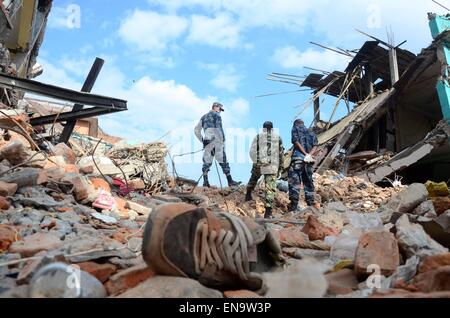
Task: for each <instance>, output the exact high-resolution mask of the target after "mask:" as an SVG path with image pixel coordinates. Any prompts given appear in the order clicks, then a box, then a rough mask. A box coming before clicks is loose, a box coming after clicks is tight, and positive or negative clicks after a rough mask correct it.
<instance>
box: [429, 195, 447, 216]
mask: <svg viewBox="0 0 450 318" xmlns="http://www.w3.org/2000/svg"><path fill="white" fill-rule="evenodd" d="M431 200H432V201H433V205H434V210H435V211H436V214H437V215H438V216H440V215H441V214H444V213H445V212H446V211H448V210H450V197H438V198H432V199H431Z"/></svg>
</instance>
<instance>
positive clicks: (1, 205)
mask: <svg viewBox="0 0 450 318" xmlns="http://www.w3.org/2000/svg"><path fill="white" fill-rule="evenodd" d="M10 207H11V203H9V201H8V200H7V199H6V198H5V197H2V196H0V210H3V211H6V210H9V208H10Z"/></svg>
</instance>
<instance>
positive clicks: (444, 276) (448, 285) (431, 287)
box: [413, 266, 450, 293]
mask: <svg viewBox="0 0 450 318" xmlns="http://www.w3.org/2000/svg"><path fill="white" fill-rule="evenodd" d="M413 284H414V286H416V287H417V288H418V289H419V290H420V291H421V292H424V293H432V292H441V291H450V266H444V267H439V268H438V269H436V270H434V271H429V272H426V273H423V274H420V275H418V276H416V277H415V278H414V281H413Z"/></svg>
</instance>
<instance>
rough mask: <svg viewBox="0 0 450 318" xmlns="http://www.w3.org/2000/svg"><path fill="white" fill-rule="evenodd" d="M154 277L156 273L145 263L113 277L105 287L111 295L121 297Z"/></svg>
mask: <svg viewBox="0 0 450 318" xmlns="http://www.w3.org/2000/svg"><path fill="white" fill-rule="evenodd" d="M154 276H155V273H154V272H153V271H152V270H151V269H150V268H149V267H148V266H147V265H146V264H144V263H143V264H141V265H136V266H133V267H131V268H129V269H126V270H124V271H121V272H118V273H117V274H115V275H114V276H111V278H110V279H109V281H108V282H107V283H106V284H105V287H106V290H107V291H108V294H109V295H119V294H121V293H123V292H125V291H127V290H128V289H130V288H133V287H136V286H137V285H139V284H140V283H142V282H143V281H145V280H147V279H149V278H152V277H154Z"/></svg>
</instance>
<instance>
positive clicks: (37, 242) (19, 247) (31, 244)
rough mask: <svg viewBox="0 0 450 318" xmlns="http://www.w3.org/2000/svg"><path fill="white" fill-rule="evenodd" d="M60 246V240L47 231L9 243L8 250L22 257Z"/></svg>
mask: <svg viewBox="0 0 450 318" xmlns="http://www.w3.org/2000/svg"><path fill="white" fill-rule="evenodd" d="M60 246H61V240H60V239H59V238H58V237H56V236H54V235H52V234H47V233H36V234H33V235H30V236H27V237H25V238H24V239H23V240H22V241H18V242H14V243H13V244H11V246H10V248H9V251H10V252H11V253H18V254H20V255H21V256H22V257H31V256H34V255H36V254H37V253H39V252H42V251H50V250H54V249H57V248H59V247H60Z"/></svg>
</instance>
